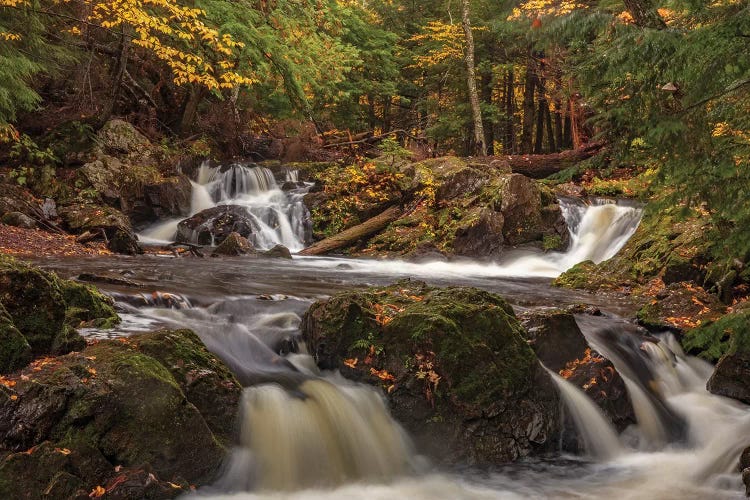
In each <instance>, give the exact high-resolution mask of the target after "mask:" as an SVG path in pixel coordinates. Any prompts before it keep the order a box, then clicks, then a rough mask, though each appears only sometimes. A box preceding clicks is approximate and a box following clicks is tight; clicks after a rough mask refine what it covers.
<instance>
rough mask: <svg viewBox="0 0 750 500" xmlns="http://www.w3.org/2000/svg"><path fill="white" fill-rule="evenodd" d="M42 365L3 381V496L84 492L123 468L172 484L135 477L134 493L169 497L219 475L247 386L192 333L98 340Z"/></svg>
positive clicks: (0, 391)
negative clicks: (163, 485) (152, 485)
mask: <svg viewBox="0 0 750 500" xmlns="http://www.w3.org/2000/svg"><path fill="white" fill-rule="evenodd" d="M37 365H38V366H33V367H30V368H29V369H27V370H25V371H23V372H21V373H18V374H15V375H14V377H13V378H12V379H10V381H11V382H12V383H11V384H9V385H10V387H5V386H0V457H3V456H4V458H3V459H2V460H1V461H0V497H3V498H42V497H43V495H44V492H45V491H48V490H55V491H63V492H65V494H66V495H69V497H74V496H76V495H78V494H80V493H81V492H82V493H83V495H87V494H88V492H90V491H92V490H93V489H94V488H95V487H96V486H99V485H101V486H105V485H113V484H115V483H118V481H120V482H122V481H126V480H129V481H131V482H132V479H133V478H132V477H130V476H126V475H124V474H123V472H124V471H123V468H124V470H125V471H130V472H133V473H134V474H135V473H136V472H137V471H138V470H145V471H146V476H147V475H148V474H149V473H150V474H152V475H153V478H152V481H150V482H152V483H157V485H158V484H159V480H162V481H169V482H171V483H173V485H174V487H170V486H167V488H166V489H164V488H161V487H158V488H155V489H154V488H152V490H153V491H151V492H150V493H148V494H147V492H146V491H140V490H138V488H137V486H138V484H136V485H135V486H136V491H135V492H134V493H132V494H131V496H130V497H129V498H145V497H149V498H151V497H153V498H167V497H172V496H176V495H177V494H179V493H181V492H185V491H186V490H187V488H188V485H189V484H198V485H200V484H206V483H209V482H211V481H212V480H214V479H215V478H216V476H217V474H218V472H219V470H220V467H221V464H222V462H223V460H224V458H225V455H226V453H227V448H226V446H227V445H228V444H229V443H230V442H231V441H232V439H233V436H234V418H235V415H236V413H237V409H238V403H239V399H240V394H241V387H240V386H239V384H238V383H237V381H236V380H235V378H234V377H233V376H232V375H231V373H230V372H229V371H228V370H227V369H226V367H225V366H224V365H223V364H222V363H221V362H220V361H219V360H218V359H217V358H216V357H214V356H213V355H212V354H210V353H209V352H208V351H207V350H206V348H205V346H204V345H203V344H202V342H201V341H200V339H199V338H198V337H197V335H195V333H193V332H191V331H189V330H177V331H168V330H167V331H161V332H156V333H151V334H146V335H142V336H137V337H132V338H130V339H126V340H124V341H117V340H112V341H102V342H99V343H98V344H95V345H91V346H89V347H87V348H86V349H85V350H84V351H83V352H80V353H72V354H68V355H65V356H61V357H58V358H54V359H48V360H44V362H40V363H37ZM60 474H64V475H63V476H60ZM136 475H137V474H136ZM120 476H122V477H121V478H120ZM136 483H137V482H136ZM148 483H149V482H145V483H143V484H141V485H140V488H146V487H147V486H148ZM115 487H116V484H115V486H113V488H115ZM106 489H107V490H109V487H108V488H106ZM66 497H67V496H66Z"/></svg>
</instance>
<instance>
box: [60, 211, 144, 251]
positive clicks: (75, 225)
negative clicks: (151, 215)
mask: <svg viewBox="0 0 750 500" xmlns="http://www.w3.org/2000/svg"><path fill="white" fill-rule="evenodd" d="M60 216H61V217H62V219H63V221H64V223H65V227H66V228H67V229H69V230H70V231H71V232H73V233H75V234H82V233H87V232H88V233H91V234H92V235H97V234H101V233H102V232H103V233H104V235H105V236H106V239H107V248H109V249H110V250H111V251H113V252H115V253H121V254H126V255H136V254H141V253H143V249H142V248H141V247H140V245H139V243H138V236H137V235H136V234H135V231H133V227H132V225H131V224H130V220H129V219H128V217H127V216H126V215H125V214H123V213H122V212H121V211H119V210H117V209H116V208H112V207H110V206H107V205H95V204H91V203H74V204H71V205H68V206H66V207H63V208H61V209H60Z"/></svg>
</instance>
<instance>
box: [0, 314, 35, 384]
mask: <svg viewBox="0 0 750 500" xmlns="http://www.w3.org/2000/svg"><path fill="white" fill-rule="evenodd" d="M30 361H31V346H30V345H29V343H28V341H27V340H26V337H24V336H23V334H22V333H21V332H19V331H18V328H16V326H15V325H14V324H13V320H12V319H11V318H10V315H9V314H8V311H6V310H5V307H3V304H2V303H0V374H3V373H9V372H12V371H15V370H18V369H19V368H22V367H24V366H26V365H27V364H29V362H30Z"/></svg>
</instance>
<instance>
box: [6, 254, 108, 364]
mask: <svg viewBox="0 0 750 500" xmlns="http://www.w3.org/2000/svg"><path fill="white" fill-rule="evenodd" d="M0 304H1V305H2V306H4V309H3V310H4V311H6V312H7V318H8V319H9V321H8V322H7V323H5V324H6V325H7V328H6V329H5V331H6V332H10V331H12V330H13V329H15V330H17V331H18V332H19V333H20V334H21V335H22V336H23V338H24V339H25V341H26V342H27V343H28V345H29V346H30V347H31V353H32V355H33V356H34V357H38V356H43V355H49V354H65V353H68V352H70V351H73V350H80V349H82V348H83V347H84V346H85V342H84V340H83V338H82V337H81V336H80V335H79V334H78V332H76V331H75V329H74V328H76V327H79V326H99V327H108V326H112V325H114V324H116V323H117V322H119V317H118V316H117V313H116V312H115V310H114V308H113V307H112V300H111V299H109V298H107V297H105V296H104V295H102V294H101V293H99V292H98V291H96V290H95V289H94V288H93V287H90V286H87V285H83V284H79V283H75V282H71V281H67V280H63V279H60V278H59V277H58V276H57V275H56V274H54V273H50V272H47V271H43V270H41V269H39V268H36V267H34V266H31V265H29V264H26V263H24V262H21V261H18V260H16V259H14V258H12V257H9V256H7V255H0ZM10 326H12V327H13V328H12V329H11V328H10ZM9 335H10V334H9ZM22 350H23V349H22ZM16 359H25V356H22V357H21V358H16Z"/></svg>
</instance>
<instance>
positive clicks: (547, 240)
mask: <svg viewBox="0 0 750 500" xmlns="http://www.w3.org/2000/svg"><path fill="white" fill-rule="evenodd" d="M562 246H563V240H562V237H560V235H558V234H554V235H551V234H545V235H544V236H543V237H542V249H544V251H545V252H548V251H550V250H561V249H562Z"/></svg>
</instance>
